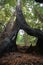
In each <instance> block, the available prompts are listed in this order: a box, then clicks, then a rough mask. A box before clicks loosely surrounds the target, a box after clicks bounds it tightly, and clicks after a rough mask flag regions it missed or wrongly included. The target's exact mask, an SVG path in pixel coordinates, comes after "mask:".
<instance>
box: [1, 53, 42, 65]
mask: <svg viewBox="0 0 43 65" xmlns="http://www.w3.org/2000/svg"><path fill="white" fill-rule="evenodd" d="M0 65H43V56H42V55H37V54H34V53H22V52H10V53H6V54H4V55H3V57H2V58H0Z"/></svg>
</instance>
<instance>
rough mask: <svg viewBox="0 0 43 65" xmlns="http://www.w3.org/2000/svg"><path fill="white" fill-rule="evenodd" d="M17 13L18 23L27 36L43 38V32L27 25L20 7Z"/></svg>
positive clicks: (17, 8)
mask: <svg viewBox="0 0 43 65" xmlns="http://www.w3.org/2000/svg"><path fill="white" fill-rule="evenodd" d="M16 13H17V15H16V17H17V20H18V21H17V23H18V24H19V26H20V28H22V29H23V30H24V31H25V32H27V34H29V35H31V36H35V37H38V38H43V31H41V30H39V29H33V28H31V27H30V26H29V25H28V24H27V23H26V21H25V18H24V16H23V13H22V10H21V8H20V7H19V6H17V7H16Z"/></svg>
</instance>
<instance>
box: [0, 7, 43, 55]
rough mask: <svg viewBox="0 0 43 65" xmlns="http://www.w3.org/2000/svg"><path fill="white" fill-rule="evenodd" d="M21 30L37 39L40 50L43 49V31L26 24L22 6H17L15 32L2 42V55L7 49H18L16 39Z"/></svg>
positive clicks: (0, 52)
mask: <svg viewBox="0 0 43 65" xmlns="http://www.w3.org/2000/svg"><path fill="white" fill-rule="evenodd" d="M20 29H23V30H24V31H25V32H26V33H27V34H28V35H31V36H35V37H37V38H38V42H37V43H36V44H37V46H38V47H39V48H40V49H43V31H41V30H39V29H33V28H31V27H30V26H29V25H28V24H27V23H26V21H25V18H24V16H23V13H22V10H21V8H20V6H17V7H16V23H15V27H14V31H13V32H12V33H11V35H10V36H9V37H8V38H7V39H6V38H5V40H4V41H3V42H2V44H1V46H0V55H1V54H2V53H3V52H4V51H5V49H10V50H11V49H12V48H13V47H14V49H15V48H16V49H17V46H16V38H17V34H18V31H19V30H20ZM13 43H14V45H13Z"/></svg>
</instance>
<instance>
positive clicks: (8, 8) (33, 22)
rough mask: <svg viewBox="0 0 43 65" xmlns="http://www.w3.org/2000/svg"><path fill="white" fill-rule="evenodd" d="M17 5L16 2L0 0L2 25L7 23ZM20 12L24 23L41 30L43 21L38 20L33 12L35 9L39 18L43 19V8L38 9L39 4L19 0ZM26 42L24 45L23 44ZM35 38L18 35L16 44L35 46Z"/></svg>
mask: <svg viewBox="0 0 43 65" xmlns="http://www.w3.org/2000/svg"><path fill="white" fill-rule="evenodd" d="M16 5H17V0H0V22H2V23H3V24H4V25H5V24H6V23H8V21H9V20H10V17H11V16H12V14H13V13H14V11H15V7H16ZM21 6H22V11H23V14H24V17H25V20H26V22H27V23H28V24H29V25H30V26H31V27H32V28H39V29H41V30H43V20H40V19H39V16H38V15H37V14H38V13H36V12H35V9H36V10H38V12H39V13H40V15H41V17H42V18H43V7H40V4H39V3H35V2H34V0H21ZM2 30H3V29H2V26H0V31H2ZM24 40H26V41H27V42H26V43H23V42H24ZM36 40H37V39H36V38H34V37H32V36H29V35H27V34H26V33H25V34H24V36H21V35H20V34H18V36H17V41H18V42H17V43H18V44H19V43H20V42H21V44H22V43H23V45H26V44H27V43H28V44H29V45H30V44H32V45H35V42H36Z"/></svg>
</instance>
